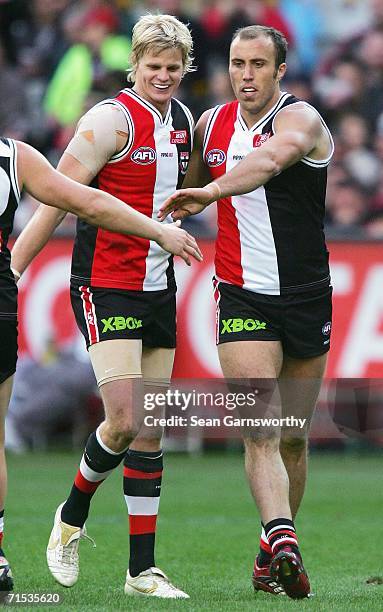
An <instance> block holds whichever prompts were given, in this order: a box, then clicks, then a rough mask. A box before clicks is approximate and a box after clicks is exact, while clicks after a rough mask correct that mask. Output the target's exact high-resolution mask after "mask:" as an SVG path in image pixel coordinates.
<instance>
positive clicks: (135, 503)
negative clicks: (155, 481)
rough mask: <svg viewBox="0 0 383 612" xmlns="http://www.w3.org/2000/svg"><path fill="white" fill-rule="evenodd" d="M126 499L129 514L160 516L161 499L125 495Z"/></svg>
mask: <svg viewBox="0 0 383 612" xmlns="http://www.w3.org/2000/svg"><path fill="white" fill-rule="evenodd" d="M124 497H125V501H126V505H127V507H128V512H129V514H131V515H132V516H137V515H138V516H153V515H154V514H158V508H159V505H160V498H159V497H136V496H135V495H124Z"/></svg>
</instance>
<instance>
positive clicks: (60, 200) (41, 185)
mask: <svg viewBox="0 0 383 612" xmlns="http://www.w3.org/2000/svg"><path fill="white" fill-rule="evenodd" d="M17 149H18V170H19V177H20V186H23V187H24V188H25V189H26V190H27V191H28V193H30V194H31V195H32V196H33V197H35V198H36V199H38V200H40V201H41V202H43V203H44V204H47V205H49V206H55V207H57V208H60V209H61V210H65V211H70V212H73V213H74V214H76V215H78V216H79V217H81V218H83V219H85V220H86V221H87V222H88V223H91V224H92V225H98V226H100V227H102V228H104V229H107V230H110V231H112V232H118V233H123V234H135V235H137V236H141V237H143V238H148V239H150V240H155V241H156V242H158V244H160V245H161V246H162V247H163V248H164V249H166V250H167V251H169V252H171V253H174V254H175V255H179V256H180V257H182V258H183V259H184V260H185V261H186V263H188V264H189V265H190V256H192V257H195V258H196V259H197V260H200V259H201V253H200V251H199V249H198V246H197V244H196V242H195V240H194V238H193V237H192V236H190V235H189V234H188V233H187V232H185V231H184V230H181V229H180V228H179V227H178V226H171V225H169V226H162V225H161V224H160V223H158V222H157V221H154V220H153V219H150V218H148V217H146V216H145V215H142V214H141V213H139V212H138V211H136V210H134V209H133V208H131V207H130V206H128V205H127V204H125V203H123V202H121V201H120V200H118V199H117V198H114V197H113V196H111V195H109V194H107V193H105V192H103V191H100V190H98V189H92V188H91V187H86V186H85V185H81V184H80V183H77V182H75V181H72V180H71V179H69V178H68V177H66V176H64V175H63V174H61V173H60V172H57V171H56V170H54V168H52V166H51V165H50V164H49V163H48V162H47V160H46V159H45V158H44V157H43V156H42V155H41V154H40V153H38V152H37V151H36V150H35V149H33V148H32V147H30V146H29V145H27V144H25V143H21V142H18V143H17ZM20 263H22V261H21V260H20V258H19V259H17V253H16V258H15V257H14V256H13V259H12V267H13V268H15V269H16V270H17V271H18V272H20V273H21V272H23V269H19V268H18V267H17V266H18V265H20Z"/></svg>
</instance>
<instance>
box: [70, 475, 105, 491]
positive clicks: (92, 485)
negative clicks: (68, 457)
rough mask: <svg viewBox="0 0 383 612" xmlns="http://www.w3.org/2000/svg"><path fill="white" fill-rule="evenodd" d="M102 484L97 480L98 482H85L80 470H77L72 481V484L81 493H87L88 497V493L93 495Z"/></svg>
mask: <svg viewBox="0 0 383 612" xmlns="http://www.w3.org/2000/svg"><path fill="white" fill-rule="evenodd" d="M102 482H104V481H103V480H99V481H98V482H90V480H87V479H86V478H84V476H83V475H82V474H81V472H80V470H78V472H77V474H76V478H75V479H74V484H75V485H76V487H77V488H78V489H79V490H80V491H81V492H82V493H87V494H88V495H89V494H90V493H94V492H95V491H96V489H97V487H99V486H100V484H101V483H102Z"/></svg>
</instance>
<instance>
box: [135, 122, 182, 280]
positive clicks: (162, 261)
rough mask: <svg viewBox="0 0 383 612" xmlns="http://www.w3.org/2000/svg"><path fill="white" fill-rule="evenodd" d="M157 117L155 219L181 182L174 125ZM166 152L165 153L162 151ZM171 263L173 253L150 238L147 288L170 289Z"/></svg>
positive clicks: (155, 128) (146, 278)
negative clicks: (170, 159)
mask: <svg viewBox="0 0 383 612" xmlns="http://www.w3.org/2000/svg"><path fill="white" fill-rule="evenodd" d="M153 120H154V126H155V127H154V133H153V137H154V142H155V149H156V153H157V168H156V182H155V185H154V190H153V208H152V219H155V220H156V221H158V219H157V213H158V211H159V209H160V208H161V206H162V204H163V203H164V201H165V200H166V199H167V198H168V197H169V194H171V193H173V191H174V188H175V186H176V185H177V182H178V151H177V146H176V145H175V144H170V130H172V129H173V125H172V123H171V124H170V125H163V124H162V125H161V124H159V122H158V120H157V118H155V117H153ZM163 153H164V156H162V154H163ZM169 154H170V155H171V154H173V159H174V160H175V161H174V163H172V164H169ZM166 222H167V223H172V219H171V217H167V219H166ZM168 266H169V253H167V252H166V251H164V250H163V248H162V247H160V246H159V245H158V244H157V242H154V240H151V241H150V247H149V251H148V254H147V257H146V275H145V280H144V283H143V290H144V291H150V290H153V289H155V290H156V291H157V290H161V289H166V288H167V284H168V281H167V276H166V270H167V268H168Z"/></svg>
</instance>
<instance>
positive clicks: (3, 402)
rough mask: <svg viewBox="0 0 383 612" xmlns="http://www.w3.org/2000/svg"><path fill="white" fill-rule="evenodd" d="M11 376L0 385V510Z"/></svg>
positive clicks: (4, 481) (5, 477) (5, 485)
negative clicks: (5, 429)
mask: <svg viewBox="0 0 383 612" xmlns="http://www.w3.org/2000/svg"><path fill="white" fill-rule="evenodd" d="M12 384H13V376H10V377H9V378H7V380H5V381H4V382H3V383H1V385H0V510H1V509H3V508H4V504H5V498H6V495H7V464H6V460H5V450H4V424H5V416H6V414H7V410H8V404H9V400H10V397H11V393H12Z"/></svg>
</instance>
